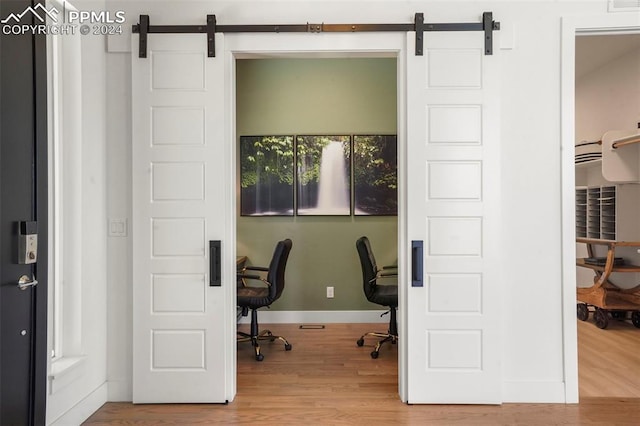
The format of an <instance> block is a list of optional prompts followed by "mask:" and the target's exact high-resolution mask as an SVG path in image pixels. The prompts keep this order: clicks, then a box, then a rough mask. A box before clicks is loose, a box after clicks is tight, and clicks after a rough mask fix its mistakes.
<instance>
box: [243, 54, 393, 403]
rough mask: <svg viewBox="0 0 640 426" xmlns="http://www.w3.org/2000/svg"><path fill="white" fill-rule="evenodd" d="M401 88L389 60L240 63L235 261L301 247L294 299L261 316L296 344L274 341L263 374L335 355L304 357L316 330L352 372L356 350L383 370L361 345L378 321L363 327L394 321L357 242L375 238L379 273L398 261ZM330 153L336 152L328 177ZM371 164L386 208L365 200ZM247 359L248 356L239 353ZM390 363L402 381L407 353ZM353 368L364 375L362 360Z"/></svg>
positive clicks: (292, 260)
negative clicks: (285, 245)
mask: <svg viewBox="0 0 640 426" xmlns="http://www.w3.org/2000/svg"><path fill="white" fill-rule="evenodd" d="M320 56H322V57H320ZM327 56H329V57H327ZM398 86H399V83H398V59H397V57H396V56H395V55H390V54H382V55H381V54H373V55H372V54H355V53H351V54H339V53H334V54H330V55H314V54H302V55H286V57H282V55H274V56H273V57H265V55H259V57H255V56H251V55H249V57H244V56H242V57H240V58H237V59H236V60H235V105H236V119H235V130H236V137H235V142H236V155H237V158H238V161H237V170H236V182H237V184H236V196H237V199H236V211H237V217H236V247H237V255H238V258H239V259H242V262H247V263H248V264H250V265H259V266H266V265H268V264H269V262H270V260H271V254H272V253H273V248H274V246H275V244H276V242H277V241H278V240H280V239H284V238H291V239H292V241H293V248H292V251H291V255H290V257H289V261H288V264H287V274H286V275H287V277H286V278H287V279H286V286H285V290H284V292H283V294H282V296H281V297H280V298H279V299H278V300H277V301H276V302H275V303H274V304H273V306H274V308H275V310H273V311H267V310H261V311H260V313H259V314H258V319H259V322H260V324H269V323H273V322H279V323H282V324H278V325H274V326H271V327H270V328H271V329H272V331H273V332H274V334H283V333H284V332H282V331H281V330H290V333H292V334H293V336H287V335H285V336H284V337H286V338H287V339H288V340H289V341H290V342H291V344H292V345H293V351H292V353H291V354H283V353H284V349H283V347H282V345H281V344H279V342H277V341H276V342H274V343H273V344H269V343H268V342H267V343H266V344H265V345H263V351H262V352H263V354H264V361H263V362H264V363H263V364H262V365H259V366H258V367H260V368H261V369H264V371H265V372H267V371H269V369H272V368H274V365H275V366H276V367H275V368H276V369H277V365H280V363H282V362H285V361H283V357H285V358H286V356H294V357H295V356H296V354H297V353H302V354H305V353H306V355H300V356H306V357H309V358H313V357H314V355H313V353H314V351H316V354H315V358H317V359H320V358H321V357H323V356H325V355H326V354H324V352H326V350H327V349H324V350H323V348H322V346H318V345H317V344H315V343H311V348H313V349H309V348H300V347H299V348H296V341H295V338H294V336H302V335H301V334H300V333H304V337H303V338H304V339H305V342H306V344H309V341H308V340H307V339H309V337H310V336H309V334H310V333H313V334H315V336H318V337H320V338H321V339H331V340H332V341H340V342H341V345H340V347H343V348H344V352H345V355H340V352H338V353H337V354H334V355H332V356H333V358H335V356H336V355H338V358H341V357H342V356H344V360H346V364H350V362H349V361H348V359H349V356H351V355H347V354H346V352H349V353H351V352H354V351H358V350H359V352H360V353H361V354H364V358H363V359H362V360H361V361H364V360H367V359H368V361H369V362H374V363H375V362H377V361H373V360H371V359H370V357H369V352H370V350H368V349H367V348H368V346H369V342H367V345H366V346H367V347H365V348H358V347H357V346H356V340H357V338H358V337H360V335H361V334H363V333H364V332H366V331H371V330H369V329H366V328H367V326H368V328H371V325H370V324H367V326H364V328H363V325H360V327H358V325H359V324H358V323H370V322H377V323H379V324H377V331H383V330H386V328H387V325H388V317H387V316H384V317H382V318H380V317H379V315H380V313H381V311H384V308H383V307H382V306H377V305H373V304H371V303H369V302H368V301H367V300H366V298H365V295H364V293H363V290H362V273H361V271H360V264H359V261H358V257H357V253H356V250H355V241H356V239H357V238H359V237H360V236H362V235H366V236H367V237H368V238H369V239H370V240H371V244H372V246H373V250H374V251H375V255H376V259H377V260H378V263H379V264H380V265H383V264H384V265H388V264H397V262H398V232H399V231H398V229H399V228H398V223H399V222H398V218H399V215H400V214H401V212H399V211H398V209H399V206H400V204H399V203H398V197H397V194H398V193H399V192H400V191H399V187H398V176H399V175H400V170H399V164H400V162H399V161H398V160H400V158H399V156H398V152H399V150H398V145H399V140H398V131H399V126H398V122H399V120H398V106H397V105H398V104H399V102H400V101H399V99H398V98H399V96H398V93H399V89H398ZM321 147H322V148H323V149H320V148H321ZM325 147H326V148H331V147H337V150H336V153H337V157H336V156H333V157H335V158H334V160H332V162H334V163H335V164H334V166H335V167H334V168H333V170H332V171H329V172H327V170H328V168H329V165H328V164H327V163H328V162H329V157H330V155H329V150H328V149H326V148H325ZM364 148H366V149H367V152H366V153H365V152H364ZM303 152H305V153H307V156H306V157H305V159H302V158H301V157H302V156H303ZM309 153H311V154H309ZM313 153H315V154H317V155H314V154H313ZM390 153H393V154H394V155H393V156H390ZM296 154H297V155H296ZM365 155H368V156H370V157H371V158H369V160H371V163H372V164H370V167H369V168H368V170H369V173H377V175H376V176H373V177H371V179H370V180H374V179H375V180H378V181H381V182H382V181H384V182H385V183H384V185H383V186H384V188H385V189H383V190H382V192H379V194H381V195H380V196H381V198H382V200H378V202H377V203H372V202H367V199H366V196H367V195H368V194H365V195H362V193H363V189H362V187H363V186H362V185H361V182H360V181H361V180H362V176H363V174H364V170H363V162H364V157H365ZM265 157H266V158H265ZM316 157H317V158H316ZM390 157H395V158H390ZM367 158H368V157H367ZM260 159H262V160H260ZM249 162H251V164H248V163H249ZM245 163H247V164H245ZM256 163H260V166H259V167H258V165H257V164H256ZM376 164H381V166H380V167H377V166H376ZM383 169H384V170H383ZM391 169H394V170H393V171H394V173H389V172H388V171H389V170H391ZM258 174H260V175H259V176H258ZM323 174H324V176H325V177H324V178H323ZM336 175H339V176H338V177H341V178H340V179H337V178H336ZM327 176H329V177H332V179H331V182H327V179H326V177H327ZM323 179H324V180H323ZM327 186H330V187H331V188H330V190H329V192H330V194H331V197H334V198H332V199H330V200H327V199H326V198H323V196H322V194H321V193H322V191H324V190H326V188H327ZM323 188H324V189H323ZM343 193H344V194H343ZM391 193H393V194H392V195H391ZM336 194H343V196H340V197H336ZM391 198H394V199H391ZM316 201H317V203H316ZM372 204H375V206H372ZM239 315H240V313H239ZM239 320H240V322H241V323H242V325H240V326H239V327H240V328H242V327H244V328H246V327H247V325H245V324H246V323H248V322H249V319H248V318H246V319H243V318H241V317H240V316H239ZM285 323H288V324H285ZM333 323H342V324H341V325H340V326H336V325H335V324H333ZM354 323H356V324H354ZM298 325H303V327H304V326H308V327H309V328H298ZM294 326H295V327H294ZM292 327H294V328H293V329H292ZM261 328H262V327H261ZM301 330H303V331H301ZM347 330H348V331H351V332H352V333H353V335H352V336H350V337H349V335H348V331H347ZM327 336H328V337H327ZM311 339H313V338H311ZM336 339H337V340H336ZM247 345H249V344H247ZM307 349H309V350H311V352H309V350H307ZM332 350H333V349H332ZM274 352H276V353H274ZM281 352H282V353H281ZM354 353H355V352H354ZM238 356H242V357H247V356H249V352H247V351H245V350H243V349H242V348H239V349H238ZM354 356H355V357H356V358H357V357H358V355H354ZM381 357H387V358H388V357H395V360H394V363H393V364H392V365H393V368H395V371H396V373H395V374H396V377H397V371H398V368H397V357H398V350H397V346H396V345H390V347H388V348H385V350H383V351H381ZM356 358H353V359H356ZM271 360H272V361H271ZM270 361H271V362H270ZM388 361H389V360H386V361H385V363H384V364H385V367H384V368H385V369H386V370H388V369H389V365H390V364H389V362H388ZM242 362H245V361H244V359H243V360H242V361H240V360H239V361H238V364H239V365H240V364H241V363H242ZM251 362H255V361H253V359H252V360H251ZM343 363H345V362H343ZM268 364H271V365H268ZM312 364H313V363H312ZM346 364H345V368H352V369H354V370H357V368H358V366H357V365H356V364H357V363H351V364H350V365H351V367H348V366H347V365H346ZM315 367H317V366H314V365H309V367H308V368H309V369H311V370H313V369H315ZM305 368H306V367H305ZM240 369H241V367H240V366H239V368H238V370H239V371H240ZM238 377H239V378H240V374H239V375H238ZM274 377H276V376H274ZM283 380H288V379H283ZM336 380H339V379H336ZM242 387H243V382H242V381H241V380H239V381H238V388H239V389H240V390H241V391H242ZM396 389H397V386H396Z"/></svg>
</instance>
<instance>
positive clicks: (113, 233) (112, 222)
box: [109, 219, 127, 237]
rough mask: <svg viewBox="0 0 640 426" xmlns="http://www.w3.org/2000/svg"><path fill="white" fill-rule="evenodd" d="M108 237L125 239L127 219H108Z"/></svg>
mask: <svg viewBox="0 0 640 426" xmlns="http://www.w3.org/2000/svg"><path fill="white" fill-rule="evenodd" d="M109 236H110V237H126V236H127V219H109Z"/></svg>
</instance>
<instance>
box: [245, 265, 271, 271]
mask: <svg viewBox="0 0 640 426" xmlns="http://www.w3.org/2000/svg"><path fill="white" fill-rule="evenodd" d="M244 269H245V270H246V271H262V272H269V268H265V267H264V266H247V267H245V268H244Z"/></svg>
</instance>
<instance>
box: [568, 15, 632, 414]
mask: <svg viewBox="0 0 640 426" xmlns="http://www.w3.org/2000/svg"><path fill="white" fill-rule="evenodd" d="M639 31H640V20H638V16H637V15H636V14H634V13H618V14H615V13H612V14H607V15H597V16H588V17H571V18H563V19H562V47H561V53H562V61H561V62H562V71H561V108H562V120H561V146H560V148H561V186H562V188H561V197H562V199H561V205H562V283H563V285H562V301H563V303H562V307H563V312H562V323H563V326H562V329H563V330H562V331H563V340H564V341H563V347H564V355H563V357H564V383H565V402H566V403H577V402H578V337H577V324H576V267H575V257H576V247H575V237H576V236H575V182H576V177H575V163H574V156H575V147H574V145H575V57H576V49H575V39H576V35H579V34H597V33H599V34H616V33H617V34H620V33H630V32H639Z"/></svg>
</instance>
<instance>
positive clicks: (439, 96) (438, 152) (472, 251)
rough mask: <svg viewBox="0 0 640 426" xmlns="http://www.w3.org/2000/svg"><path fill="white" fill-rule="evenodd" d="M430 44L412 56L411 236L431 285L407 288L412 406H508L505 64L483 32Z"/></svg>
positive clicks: (437, 37)
mask: <svg viewBox="0 0 640 426" xmlns="http://www.w3.org/2000/svg"><path fill="white" fill-rule="evenodd" d="M407 40H408V49H407V50H408V51H409V52H413V49H414V43H415V35H414V34H409V35H408V39H407ZM424 42H425V46H424V56H414V55H407V111H408V112H407V127H408V156H407V157H408V159H407V162H408V164H407V176H408V179H407V181H408V183H407V186H408V188H407V190H408V222H407V234H408V239H409V240H411V241H413V240H417V241H423V256H422V258H420V259H419V261H421V262H423V270H422V273H423V276H422V283H423V286H424V287H417V286H416V287H409V289H408V293H409V294H408V296H409V297H408V323H407V332H408V402H409V403H445V404H447V403H470V404H484V403H488V404H496V403H501V402H502V395H501V387H502V377H501V363H500V361H501V324H500V321H499V319H500V312H501V300H502V288H501V283H500V272H499V268H500V264H499V261H498V260H499V250H500V249H501V247H500V217H499V216H500V138H499V120H500V110H499V88H500V85H499V76H498V68H499V67H498V60H499V59H498V57H497V56H496V55H493V56H486V55H484V38H483V36H482V34H478V33H477V32H466V33H465V32H457V33H455V32H443V33H428V34H426V35H425V41H424ZM494 43H495V40H494ZM495 53H499V51H498V50H496V51H495ZM409 285H411V283H409Z"/></svg>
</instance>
